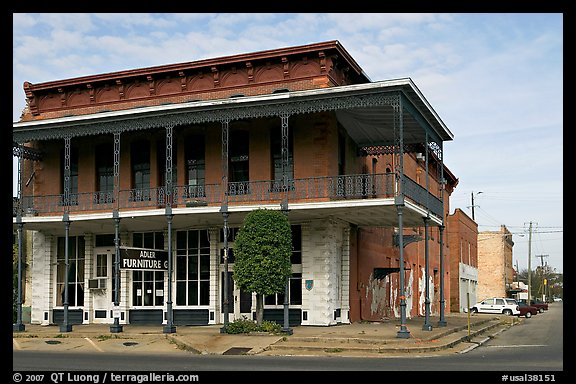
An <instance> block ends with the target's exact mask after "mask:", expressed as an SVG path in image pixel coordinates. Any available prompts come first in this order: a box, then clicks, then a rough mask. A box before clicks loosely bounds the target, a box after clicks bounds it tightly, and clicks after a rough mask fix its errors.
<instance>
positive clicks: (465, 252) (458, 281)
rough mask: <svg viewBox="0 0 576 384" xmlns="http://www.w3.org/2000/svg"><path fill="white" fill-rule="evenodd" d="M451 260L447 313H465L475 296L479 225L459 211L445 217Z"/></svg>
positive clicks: (477, 278)
mask: <svg viewBox="0 0 576 384" xmlns="http://www.w3.org/2000/svg"><path fill="white" fill-rule="evenodd" d="M447 222H448V224H447V227H448V228H449V229H450V230H449V233H448V247H449V249H450V261H449V265H450V267H449V268H448V270H449V273H450V287H451V290H450V293H449V296H450V299H449V302H450V305H449V306H450V311H452V312H464V309H465V308H469V307H471V306H472V305H474V304H475V303H476V302H477V301H478V300H479V299H480V300H481V299H482V298H483V297H479V296H478V282H479V274H478V264H479V254H478V224H476V222H475V221H474V220H472V219H471V218H470V217H469V216H468V215H467V214H466V213H464V211H462V210H461V209H460V208H456V209H455V210H454V213H453V214H452V215H450V216H448V219H447Z"/></svg>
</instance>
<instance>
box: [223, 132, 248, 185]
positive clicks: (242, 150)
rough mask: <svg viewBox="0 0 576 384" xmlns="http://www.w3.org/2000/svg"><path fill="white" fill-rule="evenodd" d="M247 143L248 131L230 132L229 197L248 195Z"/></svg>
mask: <svg viewBox="0 0 576 384" xmlns="http://www.w3.org/2000/svg"><path fill="white" fill-rule="evenodd" d="M249 142H250V134H249V132H248V131H244V130H235V131H232V132H230V140H229V147H228V148H229V149H228V152H229V155H228V173H229V175H228V182H229V183H230V185H229V193H230V194H231V195H238V194H245V193H249V190H248V181H249V180H250V175H249V169H250V163H249V147H250V146H249Z"/></svg>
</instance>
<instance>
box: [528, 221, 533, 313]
mask: <svg viewBox="0 0 576 384" xmlns="http://www.w3.org/2000/svg"><path fill="white" fill-rule="evenodd" d="M531 260H532V222H530V227H529V229H528V305H530V296H531V292H530V291H531V290H532V263H531Z"/></svg>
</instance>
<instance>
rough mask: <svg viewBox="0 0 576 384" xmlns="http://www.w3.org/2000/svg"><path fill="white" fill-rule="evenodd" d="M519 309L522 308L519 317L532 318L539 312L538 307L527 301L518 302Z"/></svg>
mask: <svg viewBox="0 0 576 384" xmlns="http://www.w3.org/2000/svg"><path fill="white" fill-rule="evenodd" d="M518 309H519V310H520V314H519V315H518V317H520V316H524V317H525V318H527V319H529V318H531V317H532V316H534V315H537V314H538V312H539V310H538V308H536V307H534V306H532V305H528V304H526V302H525V301H519V302H518Z"/></svg>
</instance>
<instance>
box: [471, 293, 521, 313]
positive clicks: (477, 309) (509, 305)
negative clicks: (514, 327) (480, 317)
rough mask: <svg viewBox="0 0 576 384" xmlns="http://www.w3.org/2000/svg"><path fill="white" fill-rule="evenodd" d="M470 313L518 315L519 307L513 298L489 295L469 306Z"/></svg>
mask: <svg viewBox="0 0 576 384" xmlns="http://www.w3.org/2000/svg"><path fill="white" fill-rule="evenodd" d="M470 312H471V313H492V314H499V315H500V314H502V315H507V316H511V315H514V316H518V315H520V309H519V308H518V303H517V302H516V300H515V299H510V298H506V297H491V298H488V299H484V300H482V301H481V302H479V303H476V304H474V305H473V306H472V307H471V308H470Z"/></svg>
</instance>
